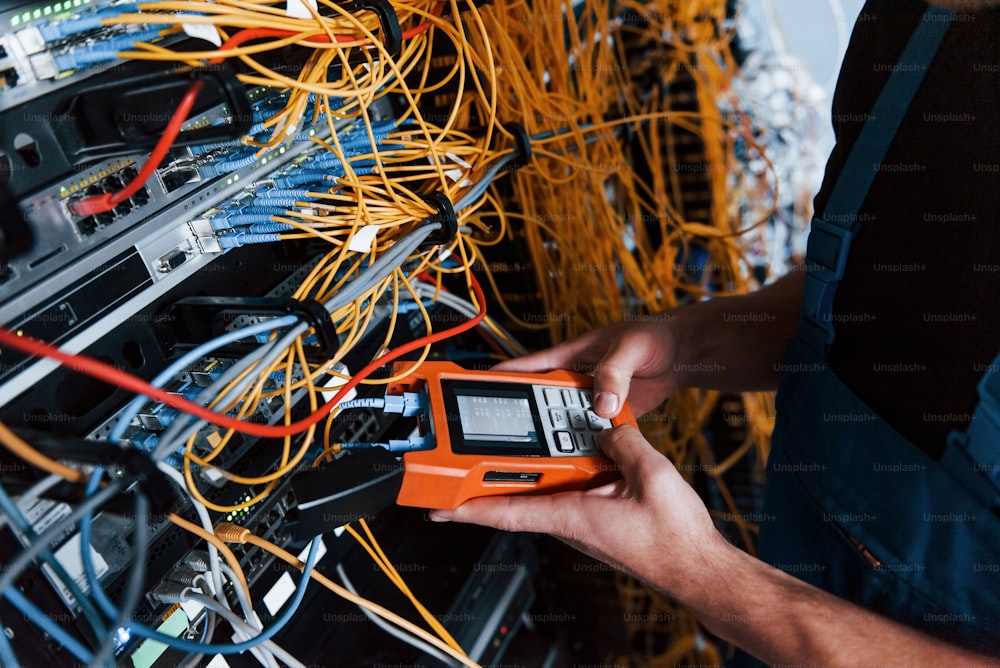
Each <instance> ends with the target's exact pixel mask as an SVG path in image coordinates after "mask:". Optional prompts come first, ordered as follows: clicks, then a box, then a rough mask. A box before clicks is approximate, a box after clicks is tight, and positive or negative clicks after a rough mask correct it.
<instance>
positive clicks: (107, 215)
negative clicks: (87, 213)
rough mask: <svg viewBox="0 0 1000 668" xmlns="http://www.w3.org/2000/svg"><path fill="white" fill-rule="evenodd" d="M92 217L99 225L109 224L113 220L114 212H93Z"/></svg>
mask: <svg viewBox="0 0 1000 668" xmlns="http://www.w3.org/2000/svg"><path fill="white" fill-rule="evenodd" d="M94 218H95V219H96V220H97V222H99V223H100V224H101V225H110V224H111V223H113V222H115V214H114V213H113V212H111V211H105V212H104V213H97V214H94Z"/></svg>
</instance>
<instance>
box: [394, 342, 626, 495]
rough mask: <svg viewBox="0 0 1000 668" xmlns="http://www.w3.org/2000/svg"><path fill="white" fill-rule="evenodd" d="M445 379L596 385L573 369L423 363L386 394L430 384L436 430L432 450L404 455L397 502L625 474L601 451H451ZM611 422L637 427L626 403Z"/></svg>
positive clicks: (563, 486) (583, 484)
mask: <svg viewBox="0 0 1000 668" xmlns="http://www.w3.org/2000/svg"><path fill="white" fill-rule="evenodd" d="M408 364H409V363H406V362H403V363H399V362H397V363H396V365H395V367H394V373H401V372H403V371H405V370H406V368H407V367H408ZM445 379H456V380H482V381H490V382H498V383H526V384H535V385H555V386H560V387H577V388H580V387H582V388H587V387H592V384H593V379H592V378H591V377H590V376H587V375H585V374H580V373H574V372H572V371H550V372H548V373H541V374H524V373H511V372H504V371H468V370H466V369H463V368H461V367H459V366H457V365H455V364H452V363H451V362H424V363H423V364H422V365H421V366H420V368H419V369H418V370H417V371H416V372H415V373H413V374H411V375H410V376H408V377H407V378H406V379H405V380H404V381H402V382H399V383H395V384H392V385H390V386H389V387H388V388H387V394H399V393H401V392H404V391H414V390H418V389H420V388H426V392H427V396H428V399H429V402H430V412H431V417H432V420H433V429H434V440H435V447H434V449H433V450H422V451H419V452H407V453H405V454H404V455H403V469H404V470H403V483H402V487H401V488H400V490H399V495H398V496H397V499H396V501H397V503H398V504H399V505H401V506H414V507H417V508H441V509H452V508H457V507H458V506H460V505H461V504H462V503H463V502H465V501H467V500H468V499H473V498H476V497H482V496H499V495H509V494H552V493H554V492H563V491H569V490H581V489H589V488H591V487H597V486H599V485H602V484H604V483H606V482H611V481H612V480H616V479H618V478H620V477H621V475H620V474H619V473H618V472H617V468H616V467H615V465H614V463H613V462H611V460H609V459H607V458H606V457H604V456H602V455H580V456H562V457H524V456H503V455H482V454H476V455H470V454H458V453H455V452H452V449H451V434H450V433H449V431H448V429H449V425H450V424H452V422H451V421H450V420H449V419H448V413H447V410H446V408H445V404H444V393H443V391H442V387H441V381H442V380H445ZM611 424H612V425H613V426H619V425H623V424H630V425H632V426H636V421H635V417H634V416H633V415H632V411H631V410H630V409H629V407H628V405H627V404H626V405H625V406H623V407H622V410H621V412H620V413H619V414H618V416H617V417H615V418H614V419H612V420H611ZM490 471H502V472H505V473H506V472H510V473H541V476H540V478H539V480H538V482H506V481H505V482H484V481H483V477H484V475H485V474H486V473H487V472H490Z"/></svg>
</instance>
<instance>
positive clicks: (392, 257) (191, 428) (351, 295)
mask: <svg viewBox="0 0 1000 668" xmlns="http://www.w3.org/2000/svg"><path fill="white" fill-rule="evenodd" d="M438 227H439V224H438V223H430V224H427V225H424V226H423V227H422V228H420V229H418V230H416V231H414V232H412V233H410V234H409V235H407V236H406V237H405V238H404V239H403V240H401V241H399V242H397V243H396V244H395V245H394V246H393V247H392V248H390V249H389V250H388V251H387V252H386V253H385V254H384V255H382V256H381V257H380V258H379V259H378V260H376V261H375V262H374V263H372V264H371V265H370V266H369V267H368V268H367V269H366V270H365V271H364V273H363V274H362V275H361V276H359V277H358V278H356V279H355V280H353V281H351V282H350V283H349V284H348V285H347V286H346V287H345V289H344V290H342V291H340V292H338V293H337V294H336V295H334V297H333V298H331V300H330V301H329V302H328V303H327V304H325V305H324V306H325V307H326V309H327V312H330V313H332V312H334V311H336V310H337V309H339V308H341V307H342V306H343V305H345V304H349V303H351V302H352V301H354V300H355V299H357V298H358V297H360V296H361V295H362V294H364V293H365V292H366V291H367V290H368V289H369V288H370V286H373V285H376V284H378V282H380V281H381V280H382V279H384V277H386V276H388V275H390V274H391V273H392V271H393V270H395V267H396V266H399V265H400V264H402V263H403V262H404V261H405V260H406V258H407V257H409V255H410V254H411V253H412V252H413V251H415V250H416V249H417V248H418V247H419V246H420V244H421V243H422V242H423V240H424V239H426V238H427V236H429V235H430V234H431V233H432V232H434V231H435V230H437V229H438ZM305 331H306V326H305V325H304V324H300V325H298V326H297V327H293V328H292V329H291V330H289V331H288V332H287V333H286V334H285V335H284V336H283V337H282V338H281V339H279V340H278V341H275V342H274V343H272V344H269V345H267V346H265V347H262V348H259V349H257V350H256V351H255V352H254V353H251V354H250V356H249V357H247V358H244V360H242V361H241V362H239V363H237V364H236V365H234V366H232V367H230V368H229V369H227V370H226V372H224V373H223V375H222V376H221V377H220V378H219V379H218V380H216V381H215V382H213V383H212V384H211V385H209V386H208V387H207V388H205V389H204V390H202V392H201V394H199V395H198V397H197V398H196V399H195V401H196V402H197V403H198V404H199V405H207V404H208V403H210V402H211V401H213V400H215V399H216V398H218V401H217V403H219V404H222V405H225V404H227V403H228V402H230V401H232V400H233V399H235V398H236V397H237V396H239V395H241V394H242V393H243V392H245V391H246V388H247V387H248V386H249V385H250V384H251V383H252V382H253V378H251V377H250V375H249V374H248V375H247V376H246V377H244V381H243V382H242V383H240V384H238V385H236V386H234V387H233V388H231V390H230V392H228V393H226V394H224V395H222V396H220V393H222V392H223V391H224V390H225V388H226V387H227V386H229V385H230V384H231V383H232V382H233V381H234V380H235V379H236V378H238V377H239V376H240V374H242V373H243V372H244V371H245V370H246V369H247V368H250V367H251V366H253V365H257V364H259V365H260V368H262V369H267V368H270V366H271V365H272V364H273V363H274V361H275V360H277V359H278V357H280V356H281V355H282V354H283V353H284V351H285V350H288V349H289V348H290V347H291V345H292V343H293V342H294V341H295V339H297V338H298V337H299V336H300V335H302V334H304V333H305ZM204 424H205V422H204V421H201V420H198V421H195V418H192V417H190V416H187V415H185V416H181V417H179V418H178V419H177V420H175V421H174V423H173V424H172V425H170V427H168V428H167V430H166V431H165V432H164V433H163V435H162V436H161V438H160V442H159V444H158V445H157V447H156V448H155V449H154V450H153V458H154V459H163V458H164V457H166V456H167V455H168V454H169V453H171V452H173V451H174V450H175V449H176V448H177V447H178V446H179V445H180V444H182V443H183V442H185V441H186V440H187V439H188V438H189V437H190V435H191V434H193V433H195V432H197V431H198V430H199V429H201V427H202V426H203V425H204Z"/></svg>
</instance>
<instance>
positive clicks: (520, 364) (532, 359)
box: [493, 330, 607, 373]
mask: <svg viewBox="0 0 1000 668" xmlns="http://www.w3.org/2000/svg"><path fill="white" fill-rule="evenodd" d="M604 336H606V334H605V333H603V330H594V331H592V332H587V333H586V334H584V335H583V336H580V337H578V338H576V339H573V340H572V341H566V342H564V343H560V344H559V345H557V346H553V347H551V348H547V349H545V350H539V351H538V352H536V353H531V354H530V355H525V356H524V357H518V358H515V359H512V360H507V361H505V362H501V363H500V364H497V365H496V366H495V367H493V368H494V369H495V370H496V371H516V372H523V373H539V372H543V371H552V370H554V369H571V370H573V371H580V370H581V369H580V367H581V366H582V365H589V364H593V363H594V362H596V361H597V360H599V359H601V355H603V354H604V351H605V350H606V349H607V344H606V343H603V342H602V341H601V339H602V338H603V337H604Z"/></svg>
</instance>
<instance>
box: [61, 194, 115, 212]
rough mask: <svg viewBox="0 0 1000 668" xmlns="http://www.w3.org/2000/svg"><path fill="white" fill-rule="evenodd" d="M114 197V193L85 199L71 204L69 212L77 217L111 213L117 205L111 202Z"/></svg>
mask: <svg viewBox="0 0 1000 668" xmlns="http://www.w3.org/2000/svg"><path fill="white" fill-rule="evenodd" d="M112 196H113V193H103V194H101V195H92V196H90V197H84V198H83V199H80V200H77V201H75V202H73V203H71V204H70V205H69V210H70V211H72V212H73V214H74V215H77V216H93V215H94V214H97V213H104V212H106V211H111V209H113V208H115V204H114V202H112V200H111V197H112Z"/></svg>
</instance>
